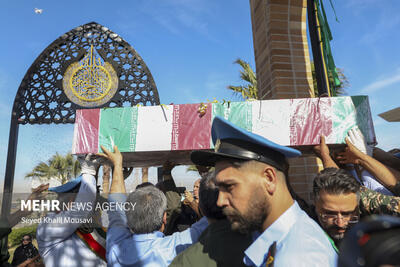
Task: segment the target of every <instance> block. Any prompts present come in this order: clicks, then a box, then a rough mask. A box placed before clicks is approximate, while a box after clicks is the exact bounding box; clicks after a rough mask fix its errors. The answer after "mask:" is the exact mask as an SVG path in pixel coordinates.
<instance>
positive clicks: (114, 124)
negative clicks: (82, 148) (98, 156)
mask: <svg viewBox="0 0 400 267" xmlns="http://www.w3.org/2000/svg"><path fill="white" fill-rule="evenodd" d="M137 117H138V109H137V107H126V108H107V109H102V110H101V113H100V130H99V151H101V149H100V145H103V146H104V147H105V148H107V149H109V150H111V151H112V150H113V146H114V145H116V146H118V149H119V151H121V152H133V151H135V147H136V133H137Z"/></svg>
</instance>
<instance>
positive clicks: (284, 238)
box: [191, 117, 337, 267]
mask: <svg viewBox="0 0 400 267" xmlns="http://www.w3.org/2000/svg"><path fill="white" fill-rule="evenodd" d="M212 139H213V142H214V144H215V151H214V152H207V151H195V152H193V153H192V155H191V159H192V161H193V162H194V163H195V164H198V165H209V166H213V165H215V172H216V183H217V185H218V187H219V191H220V192H219V196H218V202H217V205H218V206H219V207H222V208H223V212H224V214H225V215H226V216H227V218H228V219H229V221H230V222H231V227H232V229H233V230H236V231H239V232H242V233H249V232H253V233H254V241H253V243H252V244H251V245H250V247H248V248H247V249H246V251H245V257H244V263H245V264H246V265H249V266H272V264H273V265H274V266H275V267H279V266H335V265H336V258H337V255H336V253H335V251H334V250H333V248H332V246H331V244H330V242H329V240H328V237H327V236H326V234H325V233H324V232H323V230H322V229H321V228H320V227H319V226H318V224H317V223H316V222H315V221H313V220H312V219H311V218H310V217H308V215H307V214H306V213H305V212H304V211H303V210H301V209H300V207H299V205H298V204H297V202H296V201H294V200H293V198H292V196H291V194H290V192H289V189H288V186H287V184H286V176H287V173H288V168H289V166H288V163H287V158H290V157H297V156H300V155H301V153H300V152H299V151H297V150H295V149H292V148H287V147H284V146H281V145H278V144H276V143H273V142H271V141H269V140H267V139H265V138H263V137H261V136H259V135H256V134H253V133H250V132H248V131H246V130H243V129H241V128H239V127H236V126H235V125H233V124H231V123H230V122H228V121H226V120H224V119H222V118H220V117H216V118H215V119H214V121H213V125H212Z"/></svg>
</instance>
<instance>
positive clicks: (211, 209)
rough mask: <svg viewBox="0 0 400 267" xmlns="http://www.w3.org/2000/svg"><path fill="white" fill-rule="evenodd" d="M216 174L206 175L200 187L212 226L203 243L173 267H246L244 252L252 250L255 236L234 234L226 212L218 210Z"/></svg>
mask: <svg viewBox="0 0 400 267" xmlns="http://www.w3.org/2000/svg"><path fill="white" fill-rule="evenodd" d="M214 179H215V174H214V173H213V172H212V173H209V174H208V175H204V176H203V178H202V179H201V180H200V183H199V206H200V210H201V212H202V213H203V214H204V216H205V217H207V220H208V223H209V226H208V227H207V229H206V230H205V231H204V232H203V233H202V234H201V236H200V238H199V242H197V243H196V244H194V245H193V246H191V247H189V248H188V249H186V250H185V251H183V252H182V253H180V254H179V255H178V256H177V257H176V258H175V259H174V261H173V262H172V263H171V265H170V266H171V267H185V266H192V267H203V266H208V267H217V266H219V267H224V266H226V267H228V266H229V267H234V266H245V265H244V263H243V257H244V251H245V250H246V248H247V247H248V246H250V244H251V242H252V239H251V235H250V234H247V235H244V234H241V233H237V232H233V231H232V230H231V226H230V223H229V221H228V220H227V218H226V216H225V215H224V214H223V211H222V208H221V207H218V206H217V200H218V192H219V190H218V188H217V186H216V185H215V181H214Z"/></svg>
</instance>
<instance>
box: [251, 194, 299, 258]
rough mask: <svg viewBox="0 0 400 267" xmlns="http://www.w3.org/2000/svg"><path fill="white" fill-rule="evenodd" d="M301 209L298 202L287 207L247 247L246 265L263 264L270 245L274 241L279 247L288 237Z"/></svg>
mask: <svg viewBox="0 0 400 267" xmlns="http://www.w3.org/2000/svg"><path fill="white" fill-rule="evenodd" d="M300 213H301V209H300V207H299V205H298V204H297V202H296V201H295V202H294V204H293V205H292V206H291V207H290V208H289V209H287V210H286V211H285V212H284V213H283V214H282V215H281V216H280V217H279V218H278V219H277V220H276V221H275V222H274V223H273V224H271V225H270V226H269V227H268V228H267V229H266V230H265V231H264V232H263V233H262V234H261V235H259V236H258V237H257V238H256V239H255V240H254V242H253V243H252V244H251V245H250V247H248V248H247V249H246V251H245V252H244V253H245V256H244V263H245V264H246V265H249V266H250V265H256V266H261V265H262V264H263V263H264V261H265V260H266V257H267V253H268V249H269V247H270V246H271V245H272V243H273V242H274V241H276V243H277V247H279V245H280V242H281V241H282V240H283V239H284V238H285V237H286V235H287V234H288V233H289V231H290V229H291V228H292V226H293V224H294V223H295V222H296V220H297V217H298V216H299V214H300Z"/></svg>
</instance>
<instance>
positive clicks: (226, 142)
mask: <svg viewBox="0 0 400 267" xmlns="http://www.w3.org/2000/svg"><path fill="white" fill-rule="evenodd" d="M211 134H212V140H213V143H214V146H215V151H214V152H210V151H193V152H192V154H191V160H192V161H193V163H195V164H197V165H202V166H214V165H215V163H216V162H218V161H221V160H226V159H239V160H256V161H260V162H264V163H267V164H269V165H271V166H273V167H276V168H277V169H279V170H281V171H287V169H288V163H287V160H286V159H287V158H291V157H298V156H300V155H301V152H300V151H298V150H296V149H293V148H289V147H285V146H281V145H279V144H276V143H274V142H272V141H270V140H268V139H266V138H264V137H262V136H259V135H257V134H254V133H251V132H248V131H246V130H244V129H242V128H240V127H238V126H236V125H234V124H232V123H231V122H229V121H227V120H225V119H223V118H221V117H215V118H214V121H213V124H212V128H211Z"/></svg>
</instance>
